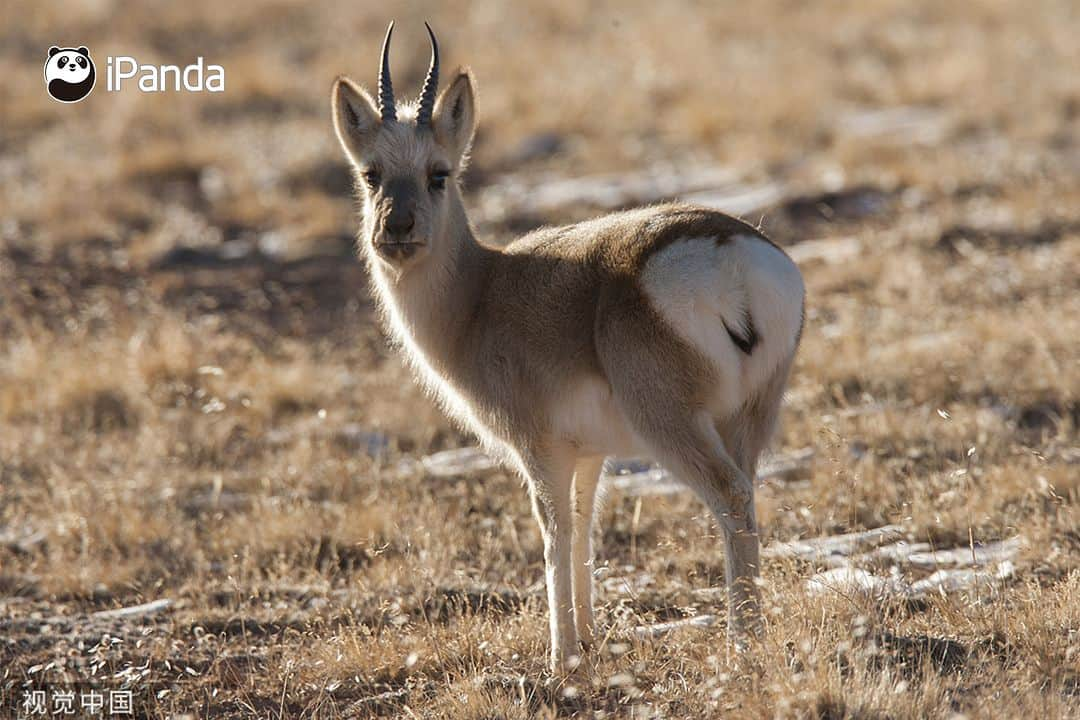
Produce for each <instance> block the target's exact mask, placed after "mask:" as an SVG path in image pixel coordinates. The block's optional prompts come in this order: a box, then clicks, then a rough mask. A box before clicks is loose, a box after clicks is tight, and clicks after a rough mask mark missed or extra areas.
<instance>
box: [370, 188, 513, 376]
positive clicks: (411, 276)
mask: <svg viewBox="0 0 1080 720" xmlns="http://www.w3.org/2000/svg"><path fill="white" fill-rule="evenodd" d="M454 205H455V206H456V207H454V208H453V209H452V210H451V212H453V213H455V214H456V216H452V217H450V218H448V221H447V223H446V227H447V233H448V235H447V237H444V238H442V241H441V242H439V243H436V247H435V248H433V252H432V254H431V255H430V256H428V257H426V258H424V259H423V260H421V261H420V263H419V264H417V265H415V266H413V267H408V268H406V269H405V271H404V272H401V273H396V272H395V271H394V270H393V269H391V268H389V267H387V266H385V265H384V264H382V262H381V261H379V260H377V259H374V258H372V259H371V261H370V262H369V266H370V267H371V270H372V276H373V278H374V280H375V286H376V288H377V291H378V293H379V296H380V301H381V303H382V305H383V309H384V312H385V314H386V319H387V321H388V324H389V326H390V330H391V332H392V333H393V334H394V336H395V338H396V339H397V340H398V341H399V342H400V343H401V344H402V345H403V346H404V347H405V349H406V350H407V351H408V352H409V353H411V354H412V353H417V352H419V353H420V354H421V355H423V359H424V360H425V361H426V362H427V363H428V364H429V365H431V366H432V367H433V368H436V369H439V370H445V369H448V368H447V365H448V364H452V362H453V360H454V358H455V357H456V356H457V354H458V352H459V350H460V348H461V345H462V343H463V341H464V336H465V334H466V332H467V330H468V326H469V323H470V322H471V321H472V319H473V318H474V317H475V315H476V312H475V311H476V307H477V304H478V303H479V302H480V300H481V296H482V294H483V290H484V287H485V286H486V284H487V282H488V278H489V277H490V267H491V262H492V261H493V260H494V257H495V255H497V254H498V251H497V250H494V249H492V248H488V247H485V246H483V245H481V244H480V243H479V242H478V241H477V239H476V236H475V235H474V234H473V231H472V228H471V227H470V226H469V222H468V219H467V218H466V217H465V210H464V208H463V207H461V206H460V205H459V204H458V203H455V204H454Z"/></svg>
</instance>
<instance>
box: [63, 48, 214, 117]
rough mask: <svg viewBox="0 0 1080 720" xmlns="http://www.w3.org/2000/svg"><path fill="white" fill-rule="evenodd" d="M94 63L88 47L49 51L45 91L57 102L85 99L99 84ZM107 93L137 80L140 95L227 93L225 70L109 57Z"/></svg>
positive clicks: (202, 63) (201, 64)
mask: <svg viewBox="0 0 1080 720" xmlns="http://www.w3.org/2000/svg"><path fill="white" fill-rule="evenodd" d="M96 79H97V78H96V72H95V68H94V61H93V60H92V59H91V58H90V51H89V50H87V49H86V47H85V46H79V47H78V48H61V47H57V46H55V45H54V46H53V47H51V48H49V57H48V59H47V60H46V61H45V87H46V89H47V90H48V92H49V95H51V96H52V98H53V99H54V100H57V101H59V102H62V103H75V102H79V101H80V100H83V99H84V98H86V96H87V95H89V94H90V91H91V90H93V89H94V84H95V82H96ZM105 79H106V90H108V92H119V91H120V90H121V89H122V88H123V85H124V81H125V80H128V81H130V80H135V83H136V86H137V87H138V88H139V91H140V92H167V91H170V90H171V91H173V92H182V91H187V92H203V91H206V92H225V68H223V67H222V66H220V65H212V64H207V63H206V61H205V60H204V59H203V58H202V57H201V56H200V57H199V58H197V59H196V60H195V62H194V63H192V64H191V65H187V66H185V67H183V68H181V67H180V66H179V65H143V64H141V63H139V61H138V60H136V59H135V58H133V57H129V56H127V55H119V56H117V57H113V56H111V55H110V56H109V57H108V58H107V60H106V63H105Z"/></svg>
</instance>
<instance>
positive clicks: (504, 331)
mask: <svg viewBox="0 0 1080 720" xmlns="http://www.w3.org/2000/svg"><path fill="white" fill-rule="evenodd" d="M393 27H394V26H393V23H391V24H390V27H389V28H388V29H387V31H386V38H385V40H384V41H383V47H382V59H381V65H380V69H379V92H378V100H377V101H375V100H374V99H373V98H372V97H371V96H370V95H369V94H368V93H367V92H365V91H364V90H363V89H362V88H361V87H359V86H357V85H356V84H355V83H353V82H352V81H351V80H349V79H348V78H345V77H339V78H338V79H337V81H336V82H335V83H334V88H333V94H332V105H333V119H334V128H335V131H336V133H337V137H338V139H339V140H340V142H341V145H342V147H343V148H344V151H345V155H346V157H347V158H348V160H349V162H350V164H351V165H352V168H353V170H354V172H355V175H356V179H357V186H358V193H359V195H360V198H361V200H362V202H363V213H362V229H361V232H360V236H359V248H360V254H361V255H362V256H363V257H364V259H365V261H366V263H367V266H368V269H369V271H370V273H371V278H372V280H373V285H374V288H375V295H376V298H377V301H378V304H379V305H380V308H381V312H382V316H383V319H384V322H385V326H386V328H387V329H388V331H389V333H390V334H391V335H392V336H393V339H394V340H395V341H396V342H397V343H398V344H400V346H401V347H402V348H403V349H404V353H405V356H406V358H407V359H408V361H409V363H410V364H411V365H412V367H413V368H414V370H415V371H416V374H417V375H418V376H419V378H420V380H421V382H423V384H424V385H425V387H426V388H427V390H428V391H429V392H430V393H431V394H432V395H433V396H434V397H435V398H436V399H437V400H438V401H439V402H440V403H441V405H442V406H443V408H445V410H446V411H447V412H448V413H449V414H450V415H451V416H452V417H453V418H455V419H456V420H458V421H459V422H461V423H462V424H463V425H464V426H466V427H467V428H469V429H470V430H472V431H473V432H475V433H476V434H477V435H478V436H479V438H480V440H481V442H482V443H483V444H484V446H485V447H486V448H487V449H488V450H489V451H491V452H492V453H493V454H495V455H496V456H497V457H499V458H500V459H501V460H502V461H504V462H505V463H506V464H507V465H508V466H510V467H511V468H512V469H514V470H516V471H517V472H518V473H520V474H521V476H522V477H523V478H524V479H525V481H526V483H527V485H528V488H529V491H530V494H531V497H532V506H533V514H534V515H535V516H536V520H537V522H538V523H539V525H540V531H541V533H542V535H543V539H544V561H545V565H546V579H547V597H548V608H549V614H550V626H551V663H552V667H553V669H560V668H564V667H565V666H566V665H567V663H568V661H569V659H570V658H572V657H574V656H576V655H577V654H578V653H579V648H580V647H581V645H582V644H584V645H585V646H586V647H587V646H588V645H589V643H590V642H591V641H592V639H593V632H594V630H593V625H594V623H593V603H592V572H591V565H592V548H591V543H590V538H591V526H592V519H593V507H594V499H595V496H596V487H597V483H598V481H599V476H600V473H601V468H602V465H603V461H604V459H605V457H607V456H609V455H648V456H651V457H653V458H655V459H656V460H658V461H659V462H660V463H661V464H663V465H664V466H665V467H666V468H668V470H670V471H671V472H672V473H673V474H674V475H676V476H677V477H678V478H680V479H681V480H682V481H683V482H685V483H686V484H687V485H688V486H689V487H690V488H692V489H693V490H694V491H695V492H696V494H697V495H698V496H699V497H700V498H701V500H702V501H704V503H705V504H706V505H707V506H708V507H709V509H710V510H711V512H712V514H713V515H714V516H715V517H716V520H717V522H718V523H719V525H720V527H721V528H722V530H723V534H724V549H725V554H726V561H725V567H726V581H727V587H728V609H729V611H728V633H729V638H731V639H733V640H734V641H735V644H736V646H739V647H741V646H743V645H744V644H745V641H746V640H747V639H748V638H749V637H750V636H753V635H755V634H757V633H758V632H760V623H761V621H760V610H759V602H758V591H757V586H756V578H757V575H758V532H757V524H756V520H755V516H754V484H753V481H754V478H755V473H756V465H757V460H758V456H759V455H760V453H761V452H762V450H763V449H764V447H765V445H766V442H767V441H768V438H769V435H770V433H771V432H772V429H773V426H774V425H775V422H776V416H777V412H778V409H779V405H780V400H781V396H782V394H783V390H784V385H785V383H786V381H787V377H788V371H789V369H790V367H791V363H792V358H793V356H794V354H795V350H796V347H797V345H798V343H799V337H800V335H801V332H802V326H803V297H804V290H803V282H802V277H801V275H800V273H799V270H798V268H797V267H796V266H795V264H794V263H793V262H792V261H791V259H790V258H788V256H787V255H786V254H785V253H784V252H783V251H782V250H780V249H779V248H778V247H777V246H776V245H774V244H773V243H772V242H770V241H769V240H768V239H767V238H765V237H764V236H763V235H762V234H761V233H760V232H758V231H757V230H756V229H755V228H754V227H752V226H750V225H747V224H746V223H743V222H741V221H739V220H736V219H734V218H731V217H728V216H726V215H723V214H721V213H719V212H715V211H712V210H708V209H703V208H697V207H691V206H688V205H678V204H669V205H656V206H651V207H645V208H641V209H637V210H630V211H626V212H620V213H615V214H612V215H608V216H605V217H601V218H598V219H596V220H591V221H589V222H583V223H580V224H577V225H570V226H567V227H556V228H545V229H542V230H538V231H536V232H533V233H530V234H528V235H526V236H525V237H523V238H521V239H520V240H517V241H516V242H513V243H511V244H510V245H508V246H506V247H504V248H496V247H491V246H488V245H484V244H482V243H481V242H479V241H478V240H477V239H476V236H475V235H474V234H473V230H472V227H471V226H470V224H469V220H468V218H467V217H466V214H465V207H464V205H463V203H462V199H461V191H460V189H459V186H458V183H459V179H460V177H461V174H462V173H463V172H464V170H465V165H466V162H467V158H468V154H469V148H470V144H471V143H472V139H473V132H474V130H475V128H476V102H475V97H474V92H475V91H474V81H473V76H472V73H471V72H470V71H469V70H468V69H467V68H463V69H459V70H457V71H456V72H455V73H454V74H453V77H452V79H451V80H450V84H449V86H448V87H447V88H446V89H445V90H443V91H442V93H441V94H439V95H438V99H436V91H437V86H438V81H439V53H438V45H437V43H436V40H435V35H434V33H433V32H432V31H431V28H430V26H429V27H428V34H429V36H430V39H431V65H430V68H429V70H428V74H427V79H426V80H425V81H424V86H423V90H422V91H421V93H420V97H419V100H418V101H417V102H416V104H415V105H413V104H407V105H406V104H401V105H399V104H398V102H397V101H396V100H395V97H394V91H393V87H392V85H391V81H390V67H389V48H390V36H391V34H392V31H393Z"/></svg>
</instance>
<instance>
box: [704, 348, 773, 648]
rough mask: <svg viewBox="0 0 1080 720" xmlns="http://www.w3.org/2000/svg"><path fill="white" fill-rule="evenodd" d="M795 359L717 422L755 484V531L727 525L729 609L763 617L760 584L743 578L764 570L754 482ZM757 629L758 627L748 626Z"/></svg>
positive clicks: (734, 618)
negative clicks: (744, 609) (742, 608)
mask: <svg viewBox="0 0 1080 720" xmlns="http://www.w3.org/2000/svg"><path fill="white" fill-rule="evenodd" d="M790 367H791V361H790V360H788V361H786V362H784V363H782V364H781V366H780V367H778V368H777V369H776V371H775V372H774V373H773V375H772V376H771V377H770V378H769V381H768V382H767V383H766V384H765V386H764V387H762V388H761V389H760V390H758V391H757V392H756V393H755V394H754V395H753V396H751V398H750V399H749V400H748V401H747V402H746V404H745V405H744V406H743V407H742V408H741V409H740V410H739V412H738V413H737V414H736V415H735V417H733V418H730V419H728V420H726V421H722V422H719V423H717V424H716V426H715V429H716V431H717V434H716V438H715V441H718V442H720V443H723V444H724V445H725V446H726V447H727V448H728V450H729V451H730V452H731V455H732V458H733V459H734V461H735V463H736V465H738V466H739V469H740V470H742V472H743V473H744V474H745V475H746V477H747V478H748V479H749V481H750V483H751V500H750V502H749V503H748V504H747V510H746V512H747V519H748V522H747V526H748V529H752V532H746V533H738V532H734V533H733V532H730V531H729V530H728V529H727V528H726V527H725V528H724V556H725V563H724V570H725V573H724V574H725V579H726V580H727V584H728V587H729V588H732V587H734V588H735V590H734V592H733V593H732V594H733V595H734V597H733V598H732V604H731V606H730V607H729V610H738V608H739V605H740V604H752V605H753V606H754V607H753V612H749V613H745V614H744V616H753V617H760V612H759V610H758V609H757V605H758V604H759V602H760V601H759V597H758V592H757V588H756V587H749V586H745V587H744V586H743V585H741V584H740V578H745V577H749V578H756V577H757V575H758V574H759V572H760V565H759V564H758V560H759V558H758V553H759V548H760V540H759V538H758V533H757V519H756V516H755V512H754V502H753V483H755V482H756V481H757V466H758V460H759V459H760V457H761V453H762V451H764V450H765V448H766V447H767V446H768V444H769V439H770V437H771V436H772V434H773V430H774V429H775V427H776V420H777V416H778V415H779V413H780V403H781V401H782V400H783V396H784V387H785V385H786V384H787V378H788V373H789V370H790ZM739 621H740V617H739V613H737V612H736V613H734V615H732V613H731V612H729V622H733V625H732V626H733V627H735V626H736V625H737V624H738V623H739ZM748 629H749V630H751V632H755V631H756V628H748Z"/></svg>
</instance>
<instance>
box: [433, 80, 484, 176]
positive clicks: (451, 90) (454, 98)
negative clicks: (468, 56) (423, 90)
mask: <svg viewBox="0 0 1080 720" xmlns="http://www.w3.org/2000/svg"><path fill="white" fill-rule="evenodd" d="M453 77H454V79H453V80H452V81H451V82H450V84H449V85H447V86H446V89H445V90H443V91H442V93H441V94H440V95H439V99H438V101H437V102H436V103H435V112H434V114H433V115H432V117H431V127H432V129H433V130H434V131H435V139H436V140H437V141H438V142H439V144H441V145H442V146H443V147H445V148H446V149H447V151H448V152H449V153H450V156H451V157H452V158H453V160H454V163H455V164H456V165H457V166H458V167H459V168H464V167H465V164H466V162H467V158H468V154H469V148H470V146H471V145H472V141H473V135H474V134H475V133H476V100H475V97H474V90H473V86H474V82H473V76H472V71H471V70H469V68H459V69H458V70H457V72H455V73H454V76H453Z"/></svg>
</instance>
